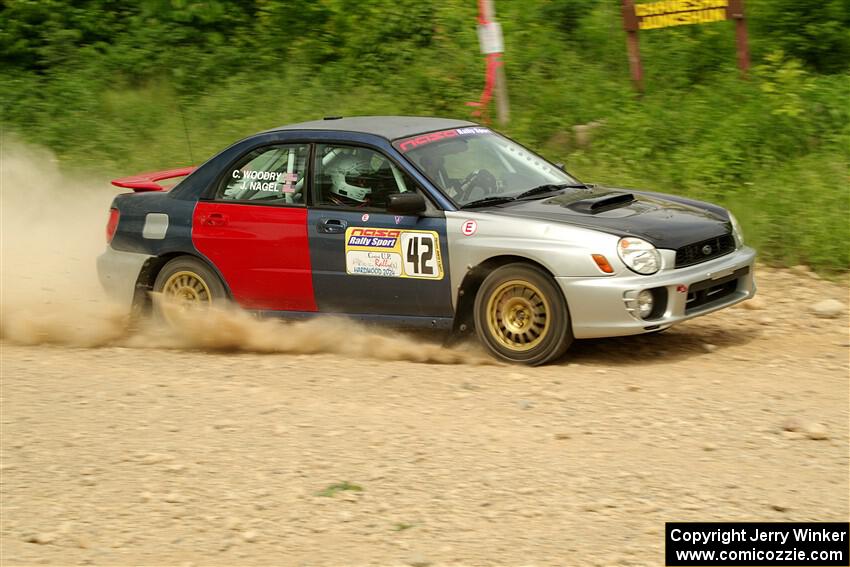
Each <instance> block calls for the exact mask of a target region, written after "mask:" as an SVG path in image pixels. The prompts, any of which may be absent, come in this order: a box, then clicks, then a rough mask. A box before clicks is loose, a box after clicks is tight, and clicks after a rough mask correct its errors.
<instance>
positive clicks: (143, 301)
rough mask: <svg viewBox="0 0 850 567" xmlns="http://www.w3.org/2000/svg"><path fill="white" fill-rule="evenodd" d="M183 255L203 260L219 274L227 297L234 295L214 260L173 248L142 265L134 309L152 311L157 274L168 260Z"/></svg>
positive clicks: (144, 311) (134, 295) (134, 298)
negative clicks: (152, 297)
mask: <svg viewBox="0 0 850 567" xmlns="http://www.w3.org/2000/svg"><path fill="white" fill-rule="evenodd" d="M181 256H187V257H189V258H193V259H195V260H198V261H199V262H202V263H203V264H204V265H205V266H207V267H208V268H209V269H210V270H212V271H213V273H215V275H217V276H218V279H219V280H221V283H222V285H223V286H224V291H225V293H226V294H227V297H228V298H229V299H231V298H232V295H231V293H230V286H228V285H227V280H225V279H224V276H222V274H221V272H220V271H219V270H218V268H217V267H216V266H215V265H214V264H213V263H212V262H210V261H209V260H208V259H207V258H205V257H204V256H203V255H201V254H199V253H197V252H187V251H185V250H173V251H171V252H166V253H164V254H160V255H159V256H154V257H152V258H149V259H148V260H147V261H146V262H145V263H144V264H143V265H142V269H141V270H140V271H139V277H138V278H137V279H136V291H135V293H134V294H133V309H134V310H138V311H141V312H143V313H148V312H150V309H151V307H153V302H152V300H151V296H150V292H151V291H153V286H154V283H155V282H156V278H157V276H158V275H159V273H160V272H161V271H162V269H163V268H164V267H165V265H166V264H168V262H170V261H171V260H173V259H175V258H180V257H181Z"/></svg>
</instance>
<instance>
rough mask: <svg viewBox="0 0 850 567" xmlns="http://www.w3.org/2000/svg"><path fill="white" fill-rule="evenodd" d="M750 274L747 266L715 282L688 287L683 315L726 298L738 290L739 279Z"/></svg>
mask: <svg viewBox="0 0 850 567" xmlns="http://www.w3.org/2000/svg"><path fill="white" fill-rule="evenodd" d="M749 273H750V268H749V266H744V267H743V268H738V269H737V270H735V271H734V272H732V273H731V274H729V275H727V276H725V277H722V278H718V279H716V280H703V281H701V282H697V283H694V284H691V285H690V286H689V287H688V298H687V300H686V303H685V315H690V314H691V313H693V312H694V311H696V310H698V309H699V308H701V307H702V306H704V305H707V304H709V303H713V302H715V301H718V300H720V299H723V298H724V297H728V296H730V295H732V294H733V293H735V292H736V291H737V290H738V283H739V281H740V279H741V278H743V277H744V276H746V275H747V274H749Z"/></svg>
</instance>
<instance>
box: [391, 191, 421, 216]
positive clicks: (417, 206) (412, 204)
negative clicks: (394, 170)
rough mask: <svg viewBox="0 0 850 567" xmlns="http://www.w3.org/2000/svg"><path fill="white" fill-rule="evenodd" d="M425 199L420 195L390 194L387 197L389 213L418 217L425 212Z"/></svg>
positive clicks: (409, 193)
mask: <svg viewBox="0 0 850 567" xmlns="http://www.w3.org/2000/svg"><path fill="white" fill-rule="evenodd" d="M425 208H426V206H425V197H423V196H422V195H421V194H419V193H415V192H413V191H408V192H407V193H390V194H389V195H387V212H390V213H399V214H402V215H417V214H419V213H423V212H425Z"/></svg>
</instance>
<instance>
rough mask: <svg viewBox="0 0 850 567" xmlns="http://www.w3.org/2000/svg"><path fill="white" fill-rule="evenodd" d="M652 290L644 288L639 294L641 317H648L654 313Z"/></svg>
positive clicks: (638, 301) (638, 302) (638, 304)
mask: <svg viewBox="0 0 850 567" xmlns="http://www.w3.org/2000/svg"><path fill="white" fill-rule="evenodd" d="M652 303H653V300H652V292H651V291H649V290H648V289H645V290H643V291H642V292H640V293H638V295H637V308H638V315H640V318H641V319H646V318H647V317H649V314H650V313H652Z"/></svg>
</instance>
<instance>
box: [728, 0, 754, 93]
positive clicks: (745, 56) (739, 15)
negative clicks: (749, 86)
mask: <svg viewBox="0 0 850 567" xmlns="http://www.w3.org/2000/svg"><path fill="white" fill-rule="evenodd" d="M728 10H729V12H728V17H729V18H730V19H733V20H735V44H736V45H737V50H738V69H740V70H741V78H742V79H746V78H747V71H749V69H750V49H749V46H748V45H747V20H745V19H744V0H729V8H728Z"/></svg>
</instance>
